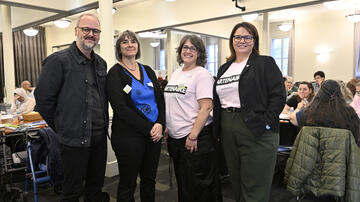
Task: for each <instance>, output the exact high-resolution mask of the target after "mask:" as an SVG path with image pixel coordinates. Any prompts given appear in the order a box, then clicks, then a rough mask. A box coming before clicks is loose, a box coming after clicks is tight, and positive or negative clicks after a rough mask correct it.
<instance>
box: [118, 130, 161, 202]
mask: <svg viewBox="0 0 360 202" xmlns="http://www.w3.org/2000/svg"><path fill="white" fill-rule="evenodd" d="M111 144H112V147H113V149H114V152H115V155H116V158H117V162H118V168H119V185H118V192H117V201H118V202H134V201H135V200H134V192H135V189H136V179H137V176H138V175H139V174H140V179H141V181H140V199H141V201H142V202H154V201H155V178H156V172H157V167H158V164H159V158H160V150H161V141H159V142H153V141H152V140H151V138H150V134H149V135H148V136H147V137H146V136H144V135H142V134H141V135H140V134H129V135H125V134H121V136H115V135H114V134H113V135H112V139H111Z"/></svg>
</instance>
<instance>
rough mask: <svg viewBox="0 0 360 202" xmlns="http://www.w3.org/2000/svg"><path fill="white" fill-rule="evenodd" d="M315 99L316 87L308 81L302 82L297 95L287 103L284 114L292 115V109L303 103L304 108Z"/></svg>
mask: <svg viewBox="0 0 360 202" xmlns="http://www.w3.org/2000/svg"><path fill="white" fill-rule="evenodd" d="M313 97H314V87H313V86H312V84H311V83H309V82H306V81H303V82H301V83H300V84H299V89H298V93H297V95H294V96H292V97H291V98H290V99H289V100H287V101H286V105H285V107H284V109H283V111H282V114H290V109H291V108H293V109H296V108H297V107H298V104H299V103H302V106H306V105H307V104H308V103H309V102H311V100H312V98H313Z"/></svg>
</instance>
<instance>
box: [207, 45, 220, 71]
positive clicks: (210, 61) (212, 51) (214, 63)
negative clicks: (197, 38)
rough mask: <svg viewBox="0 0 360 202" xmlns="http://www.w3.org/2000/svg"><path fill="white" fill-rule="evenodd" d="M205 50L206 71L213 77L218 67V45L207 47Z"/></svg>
mask: <svg viewBox="0 0 360 202" xmlns="http://www.w3.org/2000/svg"><path fill="white" fill-rule="evenodd" d="M206 49H207V50H206V51H207V53H208V58H207V64H206V69H207V70H209V72H210V73H211V75H213V76H215V75H216V73H217V67H218V44H211V45H208V46H207V48H206Z"/></svg>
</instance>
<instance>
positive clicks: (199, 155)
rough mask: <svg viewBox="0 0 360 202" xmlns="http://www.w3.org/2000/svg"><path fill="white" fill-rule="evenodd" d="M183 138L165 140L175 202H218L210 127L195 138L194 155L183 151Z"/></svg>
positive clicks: (214, 157)
mask: <svg viewBox="0 0 360 202" xmlns="http://www.w3.org/2000/svg"><path fill="white" fill-rule="evenodd" d="M186 138H187V136H186V137H183V138H181V139H174V138H171V137H169V138H168V151H169V154H170V156H171V157H172V159H173V162H174V169H175V175H176V181H177V185H178V201H179V202H212V201H214V202H215V201H221V199H219V198H221V195H219V191H220V189H219V186H220V184H219V175H218V171H217V167H216V165H215V163H216V155H215V146H214V139H213V137H212V134H211V125H208V126H206V127H204V128H203V130H202V131H201V132H200V134H199V136H198V141H197V144H198V145H197V146H198V150H197V152H193V153H190V151H188V150H187V149H186V148H185V143H186Z"/></svg>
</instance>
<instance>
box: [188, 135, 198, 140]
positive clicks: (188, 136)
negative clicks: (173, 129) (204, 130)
mask: <svg viewBox="0 0 360 202" xmlns="http://www.w3.org/2000/svg"><path fill="white" fill-rule="evenodd" d="M187 138H188V139H189V140H190V141H197V138H191V137H190V136H188V137H187Z"/></svg>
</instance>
